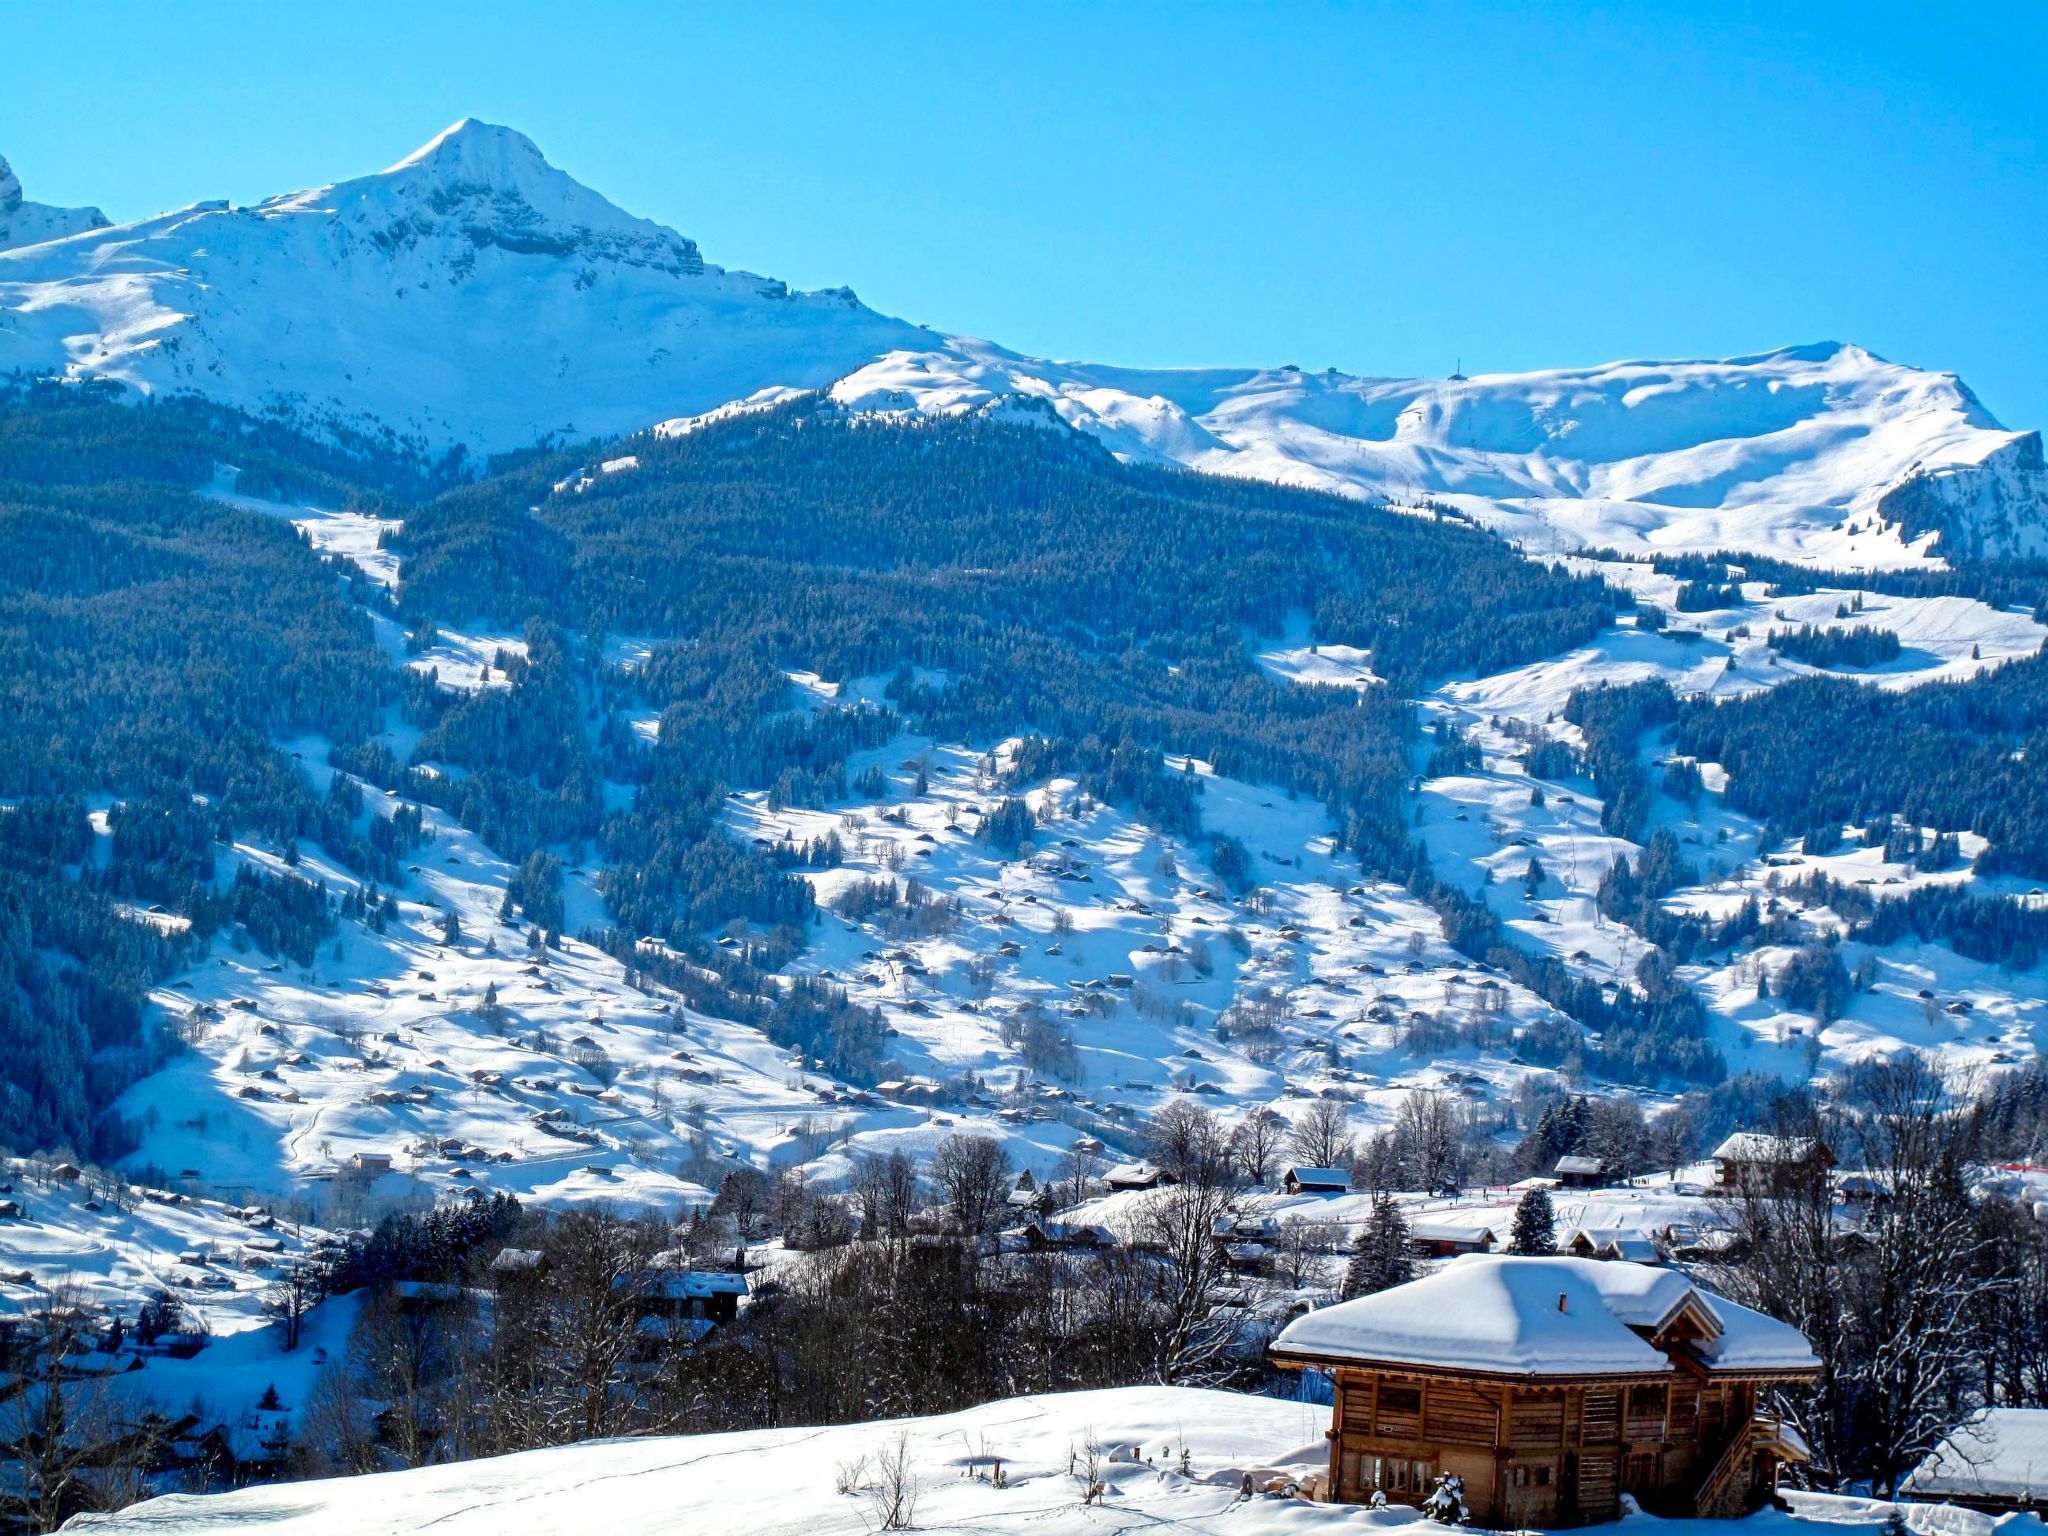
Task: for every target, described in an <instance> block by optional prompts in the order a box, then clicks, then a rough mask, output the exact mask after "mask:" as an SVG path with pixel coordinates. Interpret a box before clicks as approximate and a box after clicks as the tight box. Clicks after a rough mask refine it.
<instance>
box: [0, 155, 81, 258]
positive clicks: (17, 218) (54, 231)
mask: <svg viewBox="0 0 2048 1536" xmlns="http://www.w3.org/2000/svg"><path fill="white" fill-rule="evenodd" d="M106 227H107V216H106V215H105V214H104V213H101V212H100V211H99V209H97V208H58V207H55V206H54V205H52V204H50V203H32V202H30V201H28V199H27V198H26V196H24V195H23V193H22V190H21V178H20V177H19V176H17V175H15V174H14V167H13V166H11V165H9V164H8V163H7V157H6V156H5V155H0V251H5V250H11V249H13V248H14V247H15V246H18V245H41V244H42V243H44V242H45V241H48V240H62V239H65V238H67V237H68V236H71V235H79V234H84V233H86V232H87V231H89V230H95V229H105V228H106Z"/></svg>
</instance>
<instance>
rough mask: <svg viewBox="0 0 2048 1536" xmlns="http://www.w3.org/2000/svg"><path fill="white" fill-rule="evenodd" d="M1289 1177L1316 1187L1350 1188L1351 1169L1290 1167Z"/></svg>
mask: <svg viewBox="0 0 2048 1536" xmlns="http://www.w3.org/2000/svg"><path fill="white" fill-rule="evenodd" d="M1287 1177H1288V1178H1290V1179H1292V1180H1294V1182H1295V1183H1297V1184H1305V1185H1308V1186H1309V1187H1311V1188H1314V1189H1349V1188H1350V1187H1351V1170H1350V1169H1349V1168H1290V1169H1288V1170H1287Z"/></svg>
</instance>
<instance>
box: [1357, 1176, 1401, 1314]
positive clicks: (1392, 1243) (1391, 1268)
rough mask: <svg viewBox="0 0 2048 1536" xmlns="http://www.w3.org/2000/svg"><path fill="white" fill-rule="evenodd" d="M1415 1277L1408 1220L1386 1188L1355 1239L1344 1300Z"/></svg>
mask: <svg viewBox="0 0 2048 1536" xmlns="http://www.w3.org/2000/svg"><path fill="white" fill-rule="evenodd" d="M1414 1278H1415V1264H1414V1261H1413V1260H1412V1259H1411V1258H1410V1257H1409V1254H1408V1221H1407V1218H1406V1217H1404V1216H1403V1215H1402V1214H1401V1208H1400V1207H1399V1206H1398V1205H1396V1204H1394V1201H1393V1198H1392V1197H1391V1196H1390V1195H1388V1194H1387V1193H1386V1192H1385V1191H1384V1190H1383V1191H1381V1192H1380V1193H1379V1194H1378V1195H1376V1196H1375V1197H1374V1198H1373V1202H1372V1214H1371V1215H1369V1216H1368V1217H1366V1219H1365V1225H1364V1226H1362V1227H1360V1228H1359V1229H1358V1236H1357V1237H1356V1238H1354V1239H1353V1240H1352V1244H1351V1262H1350V1263H1349V1264H1348V1265H1346V1266H1345V1269H1344V1299H1345V1300H1346V1301H1349V1300H1350V1299H1351V1298H1352V1297H1354V1296H1370V1295H1372V1294H1373V1293H1374V1292H1376V1291H1384V1290H1387V1289H1389V1288H1390V1287H1392V1286H1396V1285H1406V1284H1407V1283H1408V1282H1409V1281H1410V1280H1413V1279H1414Z"/></svg>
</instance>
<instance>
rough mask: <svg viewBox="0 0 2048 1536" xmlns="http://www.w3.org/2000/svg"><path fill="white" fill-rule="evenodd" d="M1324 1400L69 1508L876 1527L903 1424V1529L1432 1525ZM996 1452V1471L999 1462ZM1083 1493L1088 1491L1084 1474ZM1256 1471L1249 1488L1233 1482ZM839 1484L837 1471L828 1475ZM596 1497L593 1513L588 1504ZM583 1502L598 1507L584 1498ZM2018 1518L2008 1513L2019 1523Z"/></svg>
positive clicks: (661, 1443) (1100, 1406) (420, 1522)
mask: <svg viewBox="0 0 2048 1536" xmlns="http://www.w3.org/2000/svg"><path fill="white" fill-rule="evenodd" d="M1329 1423H1330V1410H1329V1409H1328V1408H1327V1407H1324V1406H1318V1405H1314V1404H1310V1403H1305V1402H1283V1401H1279V1400H1277V1399H1274V1398H1270V1397H1249V1396H1244V1395H1241V1394H1238V1393H1234V1392H1216V1391H1206V1390H1201V1389H1197V1388H1192V1387H1123V1388H1116V1389H1113V1390H1108V1391H1095V1392H1068V1393H1060V1394H1054V1395H1049V1396H1040V1397H1018V1398H1009V1399H1006V1400H1002V1401H998V1402H993V1403H985V1404H983V1405H982V1406H980V1407H978V1408H969V1409H966V1410H965V1411H963V1412H960V1413H952V1414H944V1415H940V1416H936V1417H932V1418H923V1419H902V1420H893V1421H888V1422H884V1423H871V1424H845V1425H835V1426H824V1427H818V1428H802V1429H764V1430H745V1431H740V1432H738V1433H732V1434H718V1435H689V1436H658V1437H653V1438H648V1439H640V1440H600V1441H593V1442H591V1443H589V1444H585V1445H569V1446H560V1447H557V1448H555V1449H551V1450H541V1451H527V1452H525V1453H523V1454H520V1455H516V1456H501V1457H497V1458H494V1459H491V1460H485V1461H470V1462H458V1463H454V1464H452V1465H439V1466H429V1467H421V1468H417V1469H414V1470H412V1471H406V1472H389V1473H383V1474H380V1475H376V1476H370V1477H350V1478H339V1479H330V1480H326V1481H319V1482H303V1483H280V1484H274V1485H272V1486H269V1487H256V1488H244V1489H240V1490H238V1491H236V1492H233V1493H225V1494H213V1495H192V1494H174V1495H172V1496H170V1497H167V1498H160V1499H152V1500H150V1501H148V1502H146V1503H143V1504H137V1505H134V1506H131V1507H130V1508H128V1509H126V1510H123V1511H122V1512H120V1513H119V1514H112V1515H93V1514H87V1515H79V1516H77V1517H75V1518H74V1519H73V1520H72V1521H71V1523H70V1524H69V1525H67V1526H66V1527H65V1529H66V1530H73V1531H108V1532H124V1531H149V1532H156V1533H159V1536H198V1533H200V1532H219V1531H229V1530H233V1531H248V1532H252V1533H254V1532H274V1533H277V1536H285V1533H293V1536H328V1533H332V1536H341V1533H344V1532H345V1533H348V1536H357V1533H361V1532H372V1531H374V1532H379V1533H390V1536H398V1533H403V1532H411V1531H427V1530H431V1531H434V1532H435V1533H437V1536H483V1533H489V1536H554V1533H562V1536H567V1533H570V1532H577V1533H580V1532H585V1531H588V1530H590V1529H592V1528H593V1525H594V1524H595V1523H601V1524H602V1526H603V1528H604V1529H605V1530H606V1531H608V1532H612V1533H614V1536H638V1533H642V1532H647V1533H653V1532H667V1531H674V1530H677V1529H693V1528H698V1527H702V1528H706V1529H715V1530H724V1531H745V1532H748V1533H750V1536H777V1533H783V1532H790V1533H802V1536H827V1533H833V1536H837V1533H857V1536H864V1533H866V1532H870V1531H873V1530H876V1529H878V1528H881V1527H882V1525H883V1523H884V1522H883V1521H882V1520H881V1518H880V1516H879V1500H878V1495H880V1494H882V1493H883V1492H884V1491H885V1490H884V1486H883V1481H882V1478H883V1473H882V1468H881V1467H880V1466H879V1464H878V1463H879V1460H880V1456H881V1454H882V1453H883V1452H885V1451H889V1450H892V1449H893V1448H894V1447H895V1446H896V1445H897V1444H898V1443H899V1440H900V1444H901V1445H902V1447H903V1449H904V1451H905V1453H906V1458H905V1459H906V1468H905V1470H906V1474H907V1475H906V1477H905V1478H904V1479H903V1480H902V1482H901V1483H900V1484H899V1485H898V1486H899V1487H900V1488H902V1489H903V1490H904V1491H906V1492H908V1493H909V1494H910V1495H911V1498H910V1505H911V1510H910V1515H909V1518H908V1519H906V1520H905V1522H904V1523H905V1525H906V1526H907V1527H908V1528H909V1529H914V1530H920V1531H930V1532H973V1533H976V1536H1008V1533H1019V1536H1021V1533H1024V1532H1029V1533H1031V1536H1068V1533H1074V1536H1081V1533H1097V1532H1102V1531H1106V1530H1114V1531H1125V1530H1146V1531H1151V1532H1157V1533H1160V1536H1168V1533H1172V1532H1177V1531H1178V1532H1218V1533H1222V1532H1228V1533H1230V1536H1282V1533H1285V1536H1319V1533H1322V1532H1331V1533H1336V1532H1347V1533H1360V1532H1380V1531H1394V1530H1406V1531H1421V1530H1432V1529H1435V1527H1433V1526H1431V1525H1430V1524H1429V1522H1428V1521H1427V1520H1426V1519H1425V1517H1424V1516H1423V1515H1422V1514H1421V1513H1420V1512H1419V1511H1417V1510H1413V1509H1407V1508H1403V1507H1401V1506H1395V1507H1393V1508H1390V1509H1378V1510H1374V1509H1366V1508H1364V1507H1362V1506H1359V1505H1355V1504H1324V1503H1315V1502H1311V1501H1310V1499H1309V1498H1308V1497H1306V1495H1308V1494H1309V1493H1310V1492H1311V1491H1312V1490H1313V1488H1314V1487H1315V1485H1316V1483H1317V1480H1318V1478H1319V1476H1321V1475H1324V1474H1327V1472H1328V1468H1329V1449H1328V1446H1327V1444H1326V1443H1325V1441H1324V1438H1323V1434H1324V1431H1325V1430H1326V1429H1327V1428H1328V1427H1329ZM998 1466H1000V1469H1001V1476H1000V1478H998V1476H997V1475H996V1473H997V1468H998ZM1091 1475H1092V1476H1093V1477H1094V1478H1095V1480H1097V1481H1099V1482H1100V1484H1101V1485H1102V1486H1101V1491H1100V1493H1099V1494H1098V1495H1097V1496H1096V1500H1095V1501H1090V1500H1089V1499H1087V1498H1086V1497H1085V1493H1086V1490H1087V1487H1088V1482H1089V1478H1090V1476H1091ZM1247 1483H1249V1484H1250V1487H1251V1491H1250V1492H1249V1493H1247V1492H1246V1491H1245V1488H1246V1484H1247ZM842 1487H843V1488H844V1490H845V1491H841V1489H842ZM1786 1502H1787V1503H1788V1504H1789V1505H1790V1506H1791V1507H1790V1510H1789V1512H1787V1511H1780V1510H1766V1511H1764V1512H1763V1513H1761V1514H1758V1515H1755V1516H1752V1517H1751V1518H1750V1519H1748V1520H1746V1521H1744V1522H1743V1523H1742V1525H1741V1526H1740V1527H1739V1529H1742V1530H1744V1531H1747V1532H1750V1533H1751V1536H1822V1533H1823V1532H1825V1531H1827V1530H1828V1529H1830V1528H1836V1529H1839V1530H1841V1531H1842V1532H1843V1533H1845V1536H1849V1533H1853V1532H1867V1531H1869V1530H1870V1529H1871V1528H1872V1527H1873V1526H1874V1525H1875V1524H1877V1523H1878V1522H1879V1521H1881V1520H1883V1519H1884V1518H1885V1516H1886V1515H1888V1514H1889V1513H1891V1511H1892V1510H1893V1509H1894V1508H1895V1507H1896V1508H1898V1509H1899V1511H1900V1513H1901V1514H1902V1515H1904V1516H1906V1517H1907V1518H1908V1520H1909V1522H1910V1526H1911V1529H1912V1530H1913V1531H1915V1532H1916V1533H1922V1536H1933V1533H1937V1532H1939V1533H1946V1536H1992V1532H1993V1531H1995V1530H1996V1529H1997V1528H1998V1527H1999V1526H2000V1525H2003V1524H2005V1523H2006V1521H2007V1520H2010V1521H2015V1522H2025V1521H2028V1520H2030V1519H2031V1517H2030V1516H2027V1515H2014V1516H2009V1517H2005V1519H2001V1520H1996V1521H1994V1520H1993V1519H1992V1518H1991V1517H1989V1516H1985V1515H1974V1514H1971V1513H1969V1512H1967V1511H1964V1510H1961V1509H1957V1508H1952V1507H1950V1506H1947V1505H1926V1504H1906V1505H1903V1506H1893V1505H1891V1504H1887V1503H1882V1502H1878V1501H1874V1500H1870V1499H1861V1498H1845V1497H1840V1496H1837V1495H1830V1494H1812V1493H1796V1492H1795V1493H1790V1494H1788V1495H1787V1500H1786ZM598 1512H601V1513H598ZM594 1515H596V1517H597V1518H596V1519H594ZM1629 1523H1630V1524H1631V1525H1632V1526H1634V1527H1635V1528H1637V1529H1640V1530H1646V1531H1648V1530H1654V1531H1658V1532H1662V1533H1665V1536H1708V1533H1709V1532H1711V1531H1716V1530H1721V1529H1726V1528H1727V1527H1726V1526H1725V1525H1724V1524H1723V1522H1720V1521H1699V1520H1652V1519H1651V1518H1650V1517H1648V1516H1643V1515H1638V1516H1635V1517H1634V1518H1633V1519H1632V1520H1631V1521H1630V1522H1629ZM2018 1528H2019V1527H2017V1526H2015V1529H2018Z"/></svg>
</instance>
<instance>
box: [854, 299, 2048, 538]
mask: <svg viewBox="0 0 2048 1536" xmlns="http://www.w3.org/2000/svg"><path fill="white" fill-rule="evenodd" d="M833 396H834V398H835V399H838V400H840V401H841V402H843V403H845V404H847V405H849V406H853V407H858V408H864V409H872V410H897V411H911V410H915V411H922V412H934V411H954V410H966V409H973V408H976V407H979V406H983V405H985V404H987V403H988V402H990V401H993V400H997V399H1001V398H1005V397H1010V396H1022V397H1025V398H1033V399H1038V400H1042V401H1044V402H1046V403H1047V404H1049V405H1050V406H1051V407H1052V408H1053V409H1054V410H1055V411H1057V412H1058V413H1059V415H1060V417H1061V418H1062V419H1063V420H1065V421H1067V422H1068V423H1069V424H1071V425H1073V426H1075V427H1078V428H1080V429H1081V430H1083V431H1087V432H1090V433H1093V434H1094V435H1096V436H1098V437H1100V438H1101V439H1102V440H1103V441H1104V442H1106V443H1108V444H1109V445H1110V447H1112V448H1113V449H1114V450H1115V451H1117V452H1118V453H1120V454H1123V455H1125V456H1127V457H1130V458H1134V459H1145V460H1154V461H1160V462H1167V463H1175V464H1184V465H1188V466H1190V467H1192V468H1195V469H1202V470H1207V471H1210V472H1212V473H1216V474H1230V475H1248V476H1252V477H1255V478H1258V479H1264V480H1274V481H1279V482H1281V483H1283V484H1292V485H1301V486H1307V487H1312V488H1314V489H1318V490H1330V491H1338V492H1345V493H1350V494H1363V495H1369V496H1375V497H1387V498H1389V499H1392V500H1395V501H1400V502H1414V501H1419V500H1422V499H1425V498H1434V499H1437V500H1441V501H1445V502H1449V503H1451V504H1452V505H1454V506H1457V507H1458V508H1460V509H1461V510H1463V511H1465V512H1467V513H1469V514H1470V515H1472V516H1474V517H1476V518H1478V519H1479V520H1480V521H1482V522H1484V523H1486V524H1488V525H1489V526H1491V527H1494V528H1496V529H1498V530H1499V531H1500V532H1502V533H1503V534H1506V535H1508V536H1510V537H1513V538H1517V539H1522V540H1524V541H1526V542H1527V543H1528V545H1529V546H1530V548H1531V549H1532V551H1538V552H1541V551H1547V550H1551V549H1564V550H1570V549H1578V548H1587V547H1594V548H1598V547H1613V548H1618V549H1622V550H1624V551H1629V552H1637V551H1658V550H1684V549H1692V550H1711V549H1736V550H1752V551H1758V552H1768V553H1773V554H1778V555H1783V556H1786V557H1789V558H1793V559H1806V560H1815V561H1819V562H1822V563H1826V564H1829V565H1838V566H1848V567H1857V568H1862V567H1873V566H1889V565H1900V564H1908V563H1913V562H1915V561H1917V560H1920V559H1923V558H1926V557H1927V556H1928V554H1929V546H1930V543H1931V537H1930V536H1931V535H1933V534H1935V533H1937V532H1944V533H1947V534H1949V535H1950V538H1949V544H1951V545H1960V546H1962V547H1963V548H1966V549H1968V550H1969V551H1971V552H2005V551H2026V552H2033V551H2036V550H2038V549H2040V548H2042V547H2044V540H2048V475H2044V474H2043V473H2042V468H2041V444H2040V437H2039V435H2038V434H2037V433H2016V432H2008V431H2006V430H2004V429H2003V428H2002V427H2000V426H1999V424H1998V422H1997V421H1996V420H1995V419H1994V418H1993V417H1992V416H1991V414H1990V413H1989V412H1988V411H1986V410H1985V409H1984V407H1983V406H1982V405H1981V404H1980V403H1979V402H1978V401H1977V399H1976V397H1975V396H1974V395H1972V394H1971V393H1970V391H1969V390H1968V388H1966V387H1965V386H1964V385H1963V384H1962V382H1961V381H1960V380H1958V379H1957V378H1956V377H1955V376H1954V375H1952V374H1943V373H1927V372H1922V371H1920V370H1917V369H1913V368H1906V367H1902V366H1900V365H1899V364H1896V363H1890V362H1887V361H1885V360H1884V359H1882V358H1880V357H1877V356H1874V355H1873V354H1871V353H1869V352H1866V351H1864V350H1863V349H1862V348H1860V347H1854V346H1845V345H1841V344H1838V343H1834V342H1823V343H1820V344H1818V345H1815V346H1809V347H1792V348H1786V349H1784V350H1781V351H1777V352H1769V353H1764V354H1760V355H1757V356H1752V357H1737V358H1728V359H1725V360H1721V361H1692V362H1621V363H1610V364H1607V365H1604V366H1601V367H1595V368H1572V369H1557V370H1551V371H1545V372H1541V373H1519V374H1492V375H1481V376H1476V377H1473V378H1450V379H1363V378H1354V377H1352V376H1350V375H1348V374H1342V373H1337V372H1335V371H1334V370H1333V371H1328V372H1324V373H1303V372H1302V371H1301V370H1300V369H1298V368H1279V369H1215V370H1202V371H1192V370H1190V371H1176V370H1165V371H1153V372H1141V371H1137V370H1132V369H1125V368H1101V367H1094V366H1090V365H1087V364H1070V363H1047V362H1044V361H1042V360H1039V359H1036V358H1027V357H1020V356H1018V355H1017V354H1015V353H1013V352H1008V351H1005V350H1004V349H1002V348H1000V347H996V346H992V345H989V344H987V343H985V342H977V341H968V340H964V339H958V338H955V339H953V340H950V341H948V342H947V344H946V345H945V346H943V347H940V348H936V349H932V350H929V351H925V352H902V353H897V354H894V355H892V356H890V357H886V358H883V359H881V360H880V361H878V362H876V363H874V364H872V365H870V366H869V367H867V368H864V369H862V370H860V371H859V372H857V373H855V374H852V375H850V376H849V377H847V378H845V379H842V380H841V381H840V382H839V383H838V384H836V385H834V386H833Z"/></svg>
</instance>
